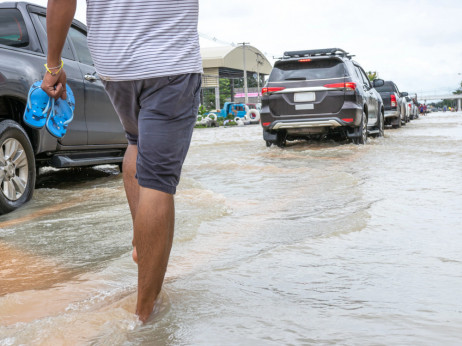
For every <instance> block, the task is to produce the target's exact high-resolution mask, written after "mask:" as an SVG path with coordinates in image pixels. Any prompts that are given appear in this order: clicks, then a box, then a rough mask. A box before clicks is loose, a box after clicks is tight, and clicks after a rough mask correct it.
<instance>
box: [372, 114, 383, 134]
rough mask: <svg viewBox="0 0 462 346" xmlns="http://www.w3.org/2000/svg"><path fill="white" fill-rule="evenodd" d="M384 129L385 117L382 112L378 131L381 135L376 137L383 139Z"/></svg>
mask: <svg viewBox="0 0 462 346" xmlns="http://www.w3.org/2000/svg"><path fill="white" fill-rule="evenodd" d="M384 128H385V116H384V115H383V111H381V112H380V115H379V117H378V118H377V130H378V131H379V133H377V134H376V135H375V136H374V137H383V134H384Z"/></svg>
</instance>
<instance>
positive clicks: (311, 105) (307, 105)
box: [295, 103, 314, 111]
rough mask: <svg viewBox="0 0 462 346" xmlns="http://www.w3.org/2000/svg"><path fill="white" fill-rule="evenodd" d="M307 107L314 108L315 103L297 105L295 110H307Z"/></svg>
mask: <svg viewBox="0 0 462 346" xmlns="http://www.w3.org/2000/svg"><path fill="white" fill-rule="evenodd" d="M307 109H314V104H312V103H307V104H304V105H295V110H296V111H305V110H307Z"/></svg>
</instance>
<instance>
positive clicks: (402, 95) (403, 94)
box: [401, 92, 409, 97]
mask: <svg viewBox="0 0 462 346" xmlns="http://www.w3.org/2000/svg"><path fill="white" fill-rule="evenodd" d="M407 95H409V94H408V93H407V92H402V93H401V97H405V96H407Z"/></svg>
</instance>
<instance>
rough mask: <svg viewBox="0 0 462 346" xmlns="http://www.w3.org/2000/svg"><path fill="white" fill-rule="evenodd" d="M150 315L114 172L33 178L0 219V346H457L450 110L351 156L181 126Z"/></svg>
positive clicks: (461, 316) (460, 141) (455, 163)
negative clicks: (141, 319)
mask: <svg viewBox="0 0 462 346" xmlns="http://www.w3.org/2000/svg"><path fill="white" fill-rule="evenodd" d="M176 206H177V218H176V234H175V240H174V247H173V251H172V256H171V260H170V264H169V268H168V273H167V277H166V281H165V285H164V288H163V291H162V297H161V301H160V302H159V304H158V306H157V308H156V309H157V310H156V313H155V315H154V316H153V318H152V319H151V320H150V321H149V323H147V324H146V325H143V326H142V325H140V324H139V323H138V322H137V320H136V318H135V316H134V315H133V312H134V304H135V301H136V293H135V292H136V266H135V265H134V264H133V263H132V261H131V256H130V253H131V246H130V244H131V222H130V216H129V212H128V207H127V205H126V201H125V195H124V191H123V187H122V181H121V175H120V174H119V173H118V168H117V167H115V166H100V167H97V168H91V169H79V170H62V171H57V170H53V169H44V170H42V172H41V174H40V177H39V188H38V189H37V190H36V193H35V195H34V199H33V201H32V202H30V203H29V204H28V205H27V206H25V207H23V208H21V209H20V210H18V211H16V212H14V213H11V214H9V215H4V216H2V217H0V261H1V262H0V263H1V264H0V345H2V346H3V345H32V344H33V345H61V344H64V345H75V344H89V345H220V344H222V345H236V344H238V345H282V344H283V345H310V344H316V345H330V344H346V345H359V344H361V345H363V344H374V345H390V344H396V345H403V344H421V345H422V344H428V345H436V344H440V345H441V344H444V345H451V344H453V345H457V344H460V340H461V339H462V329H461V327H460V326H461V325H462V305H461V301H462V251H461V250H462V229H461V219H462V113H432V114H430V115H428V116H426V117H424V118H421V119H418V120H415V121H413V122H411V123H410V124H408V125H407V126H406V127H403V128H401V129H397V130H392V129H389V130H387V131H386V133H385V138H380V139H370V142H369V144H367V145H366V146H356V145H352V144H339V143H335V142H331V141H322V142H309V143H308V142H297V143H292V144H290V145H289V146H288V147H287V148H285V149H280V148H276V147H271V148H266V147H265V144H264V142H263V141H262V135H261V128H260V127H259V126H246V127H243V128H218V129H200V130H199V129H198V130H196V131H195V133H194V137H193V143H192V147H191V150H190V153H189V156H188V158H187V161H186V163H185V167H184V170H183V178H182V181H181V184H180V187H179V191H178V193H177V196H176Z"/></svg>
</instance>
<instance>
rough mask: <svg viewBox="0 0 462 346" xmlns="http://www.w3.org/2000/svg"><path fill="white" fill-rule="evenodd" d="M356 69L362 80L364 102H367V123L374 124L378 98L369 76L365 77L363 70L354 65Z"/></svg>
mask: <svg viewBox="0 0 462 346" xmlns="http://www.w3.org/2000/svg"><path fill="white" fill-rule="evenodd" d="M355 67H356V71H357V72H358V74H359V77H360V78H361V80H362V82H363V85H362V87H363V91H364V95H365V97H366V103H367V110H368V122H367V123H368V124H375V123H376V122H377V113H378V108H379V105H378V99H377V96H376V93H375V92H374V89H373V88H372V84H371V82H370V81H369V78H368V77H367V75H366V73H365V72H364V70H363V69H362V68H361V67H360V66H358V65H355Z"/></svg>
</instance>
